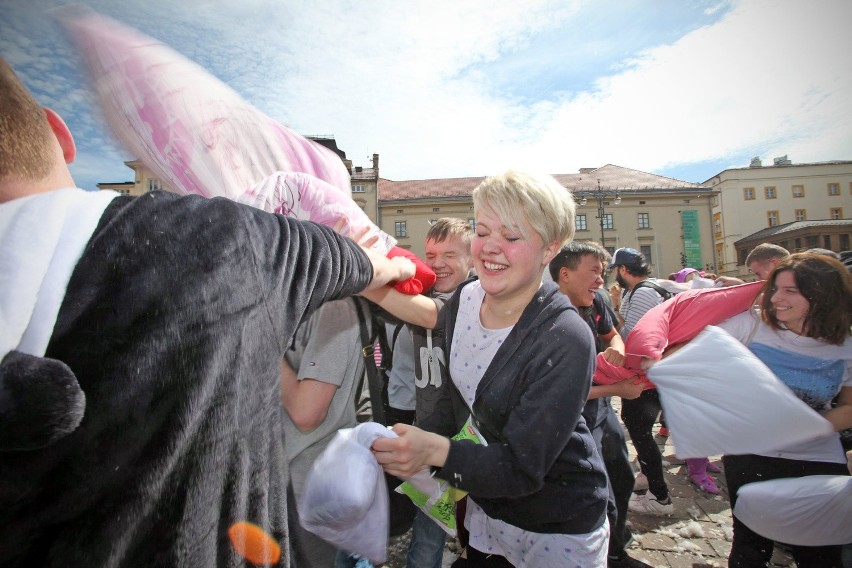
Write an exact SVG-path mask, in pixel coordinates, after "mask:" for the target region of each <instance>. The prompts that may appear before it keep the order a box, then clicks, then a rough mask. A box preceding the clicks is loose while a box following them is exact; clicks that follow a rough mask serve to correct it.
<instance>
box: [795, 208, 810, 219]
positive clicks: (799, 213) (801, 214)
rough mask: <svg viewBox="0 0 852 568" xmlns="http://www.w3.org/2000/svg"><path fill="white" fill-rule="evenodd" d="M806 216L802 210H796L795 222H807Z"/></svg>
mask: <svg viewBox="0 0 852 568" xmlns="http://www.w3.org/2000/svg"><path fill="white" fill-rule="evenodd" d="M807 220H808V215H807V213H805V210H804V209H796V221H807Z"/></svg>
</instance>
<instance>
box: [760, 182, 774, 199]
mask: <svg viewBox="0 0 852 568" xmlns="http://www.w3.org/2000/svg"><path fill="white" fill-rule="evenodd" d="M763 192H764V195H765V196H766V199H775V198H776V197H778V194H777V193H776V191H775V186H774V185H770V186H767V187H764V188H763Z"/></svg>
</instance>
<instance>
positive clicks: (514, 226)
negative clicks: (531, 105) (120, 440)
mask: <svg viewBox="0 0 852 568" xmlns="http://www.w3.org/2000/svg"><path fill="white" fill-rule="evenodd" d="M473 202H474V208H475V216H476V227H477V232H476V235H475V236H474V237H473V242H472V244H471V252H472V255H473V259H474V266H475V268H476V272H477V275H478V276H479V280H473V281H471V282H468V283H467V284H464V285H462V286H460V287H459V288H458V290H457V291H456V293H455V294H454V295H453V297H452V298H451V299H450V300H449V301H448V302H447V303H446V304H440V305H439V304H434V303H431V302H430V303H429V304H428V305H427V307H425V308H423V311H427V312H429V311H431V312H435V311H439V314H438V316H439V317H438V325H439V326H442V327H443V329H444V334H445V335H444V351H445V353H446V361H447V369H448V371H449V374H450V379H451V380H450V381H445V382H444V383H443V385H442V386H441V390H442V392H441V398H440V399H439V401H438V403H437V404H436V405H435V410H434V412H433V413H432V414H430V415H428V416H426V417H425V418H424V419H423V420H422V421H421V422H420V423H419V426H420V427H414V426H407V425H399V424H398V425H395V426H394V431H395V432H396V433H397V434H399V437H398V438H395V439H389V438H387V439H381V440H378V441H376V442H375V444H374V445H373V450H374V451H375V455H376V458H377V459H378V460H379V462H380V463H382V464H383V467H384V468H385V471H387V472H388V473H390V474H392V475H396V476H398V477H401V478H407V477H410V476H411V475H413V474H414V473H416V472H417V471H419V470H420V469H422V468H423V467H428V466H433V467H435V468H437V471H436V473H435V476H436V477H438V478H440V479H443V480H446V481H447V482H449V483H450V484H451V485H453V486H454V487H457V488H459V489H462V490H465V491H467V492H468V496H469V497H468V504H467V509H466V514H465V527H467V529H468V530H469V532H470V537H469V543H468V552H467V558H468V561H469V562H470V563H471V564H470V565H473V566H507V565H515V566H537V567H543V568H547V567H554V568H555V567H561V566H568V565H570V566H575V565H579V566H590V567H592V566H601V567H602V566H606V555H607V541H608V536H609V526H608V523H607V519H606V501H607V482H606V474H605V473H604V469H603V464H602V462H601V460H600V457H599V455H598V453H597V452H596V451H595V450H594V449H593V447H594V441H593V439H592V437H591V434H590V433H589V429H588V427H587V425H586V423H585V421H584V420H583V418H582V416H581V411H582V409H583V406H584V404H585V402H586V399H587V397H588V393H589V387H590V384H591V372H592V369H593V365H594V360H593V356H594V347H593V345H592V342H591V337H590V334H589V332H588V329H587V328H586V324H585V322H584V321H583V320H582V319H581V318H580V316H579V314H578V313H577V311H576V309H574V308H573V307H572V306H571V304H570V302H569V301H568V299H567V298H566V297H565V296H564V295H563V294H562V293H560V292H559V289H558V287H557V286H556V284H554V283H553V282H547V283H544V284H542V272H543V271H544V269H545V267H546V266H547V265H548V263H549V262H550V260H551V259H552V258H553V256H554V255H555V254H556V252H557V251H558V250H559V249H560V248H561V246H562V245H563V244H564V243H565V242H566V241H567V240H569V239H570V237H571V236H572V234H573V225H574V223H573V221H574V204H573V199H572V198H571V195H570V193H569V192H568V191H567V190H566V189H565V188H563V187H562V186H560V185H559V184H558V183H557V182H556V181H555V180H554V179H553V178H552V177H550V176H536V175H530V174H525V173H521V172H513V171H510V172H507V173H505V174H503V175H499V176H494V177H490V178H487V179H486V180H485V181H483V182H482V184H481V185H480V186H479V187H477V188H476V190H474V192H473ZM404 300H405V301H407V302H408V303H409V304H415V303H417V299H416V298H404ZM384 306H385V307H389V304H387V303H385V304H384ZM430 306H431V307H430ZM415 311H416V310H415ZM399 315H400V316H402V313H400V314H399ZM467 422H470V423H471V424H472V425H473V427H474V428H475V429H476V430H477V431H478V433H479V437H480V439H481V440H482V441H484V442H485V443H483V444H471V443H470V442H469V441H455V440H450V439H449V436H453V435H454V434H456V433H457V432H458V431H459V430H460V429H461V428H462V427H463V426H464V425H465V424H466V423H467Z"/></svg>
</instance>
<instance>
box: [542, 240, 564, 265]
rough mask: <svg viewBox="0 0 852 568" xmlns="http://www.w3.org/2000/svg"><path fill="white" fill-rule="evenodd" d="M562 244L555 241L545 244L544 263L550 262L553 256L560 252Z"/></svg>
mask: <svg viewBox="0 0 852 568" xmlns="http://www.w3.org/2000/svg"><path fill="white" fill-rule="evenodd" d="M559 249H560V246H559V243H557V242H556V241H553V242H551V243H548V244H546V245H545V246H544V262H543V263H542V264H550V261H551V260H553V257H555V256H556V253H558V252H559Z"/></svg>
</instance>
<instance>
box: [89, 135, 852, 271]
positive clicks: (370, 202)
mask: <svg viewBox="0 0 852 568" xmlns="http://www.w3.org/2000/svg"><path fill="white" fill-rule="evenodd" d="M310 138H311V139H312V140H314V141H316V142H317V143H320V144H322V145H323V146H325V147H327V148H329V149H331V150H332V151H334V152H336V153H337V154H338V156H340V158H341V160H342V161H343V163H344V166H345V167H346V168H347V170H348V171H349V172H350V175H351V180H352V198H353V200H354V201H355V202H356V203H357V204H358V206H359V207H361V208H362V209H363V210H364V212H365V213H366V214H367V216H368V217H369V218H370V219H371V220H372V221H373V222H375V223H376V224H377V225H378V226H379V227H380V228H381V229H382V230H384V231H385V232H386V233H388V234H389V235H392V236H394V237H395V238H396V239H397V240H398V241H399V245H400V246H401V247H403V248H406V249H410V250H411V251H412V252H414V253H415V254H417V255H419V256H421V257H422V256H423V255H424V252H425V251H424V241H425V238H426V233H427V231H428V230H429V226H430V225H431V224H432V223H433V222H434V221H435V220H436V219H438V218H441V217H456V218H460V219H465V220H466V221H468V223H470V225H471V226H472V227H475V220H474V214H473V201H472V198H471V194H472V193H473V190H474V189H475V188H476V186H477V185H479V183H480V182H482V180H483V179H484V177H464V178H437V179H425V180H403V181H395V180H390V179H386V178H382V177H381V176H380V171H379V155H378V154H373V155H372V163H371V164H370V167H361V166H353V164H352V162H351V161H350V160H348V159H347V158H346V154H345V152H343V151H341V150H339V149H338V148H337V145H336V142H335V141H334V138H333V137H331V136H316V137H310ZM126 164H127V166H128V167H129V168H131V169H132V170H133V171H134V181H133V182H121V183H101V184H98V187H99V188H100V189H113V190H116V191H119V192H120V193H123V194H126V195H140V194H142V193H144V192H146V191H150V190H152V189H167V190H168V189H170V188H168V187H165V186H164V184H162V182H161V180H159V179H158V178H157V177H156V176H155V175H154V174H153V173H152V172H150V171H149V170H148V169H147V168H145V167H144V165H143V164H142V163H140V162H139V161H136V160H134V161H129V162H126ZM553 177H554V178H555V179H556V180H557V181H558V182H559V183H560V184H561V185H562V186H563V187H565V188H566V190H568V191H570V192H571V193H572V194H573V196H574V199H575V202H576V204H577V217H576V234H575V238H576V239H578V240H582V241H595V242H599V243H602V244H604V246H605V247H606V248H607V249H608V250H610V251H614V250H615V249H617V248H619V247H632V248H635V249H638V250H640V251H642V252H643V253H644V254H645V255H646V257H648V259H649V261H650V263H651V270H652V275H653V276H655V277H659V278H665V277H667V276H668V275H669V274H671V273H672V272H676V271H677V270H680V268H682V267H683V265H684V264H686V265H687V266H690V267H693V268H699V269H702V270H706V271H708V272H712V273H715V274H719V275H733V276H739V277H742V278H746V279H749V278H750V275H749V273H748V270H747V268H746V267H745V266H744V260H745V257H746V256H747V255H748V253H749V251H751V249H752V248H754V246H756V245H757V244H760V243H761V242H772V243H775V244H779V245H781V246H783V247H785V248H787V249H788V250H790V251H793V252H795V251H799V250H806V249H808V248H816V247H819V248H826V249H830V250H833V251H836V252H840V251H842V250H849V249H850V248H852V246H850V239H852V219H850V214H852V161H834V162H820V163H809V164H793V163H791V162H790V161H789V160H787V159H786V157H784V158H777V159H775V160H774V162H773V164H772V165H765V166H764V165H763V164H762V163H761V161H760V160H759V159H757V158H755V159H754V160H752V163H751V165H750V166H749V167H744V168H731V169H726V170H724V171H722V172H720V173H718V174H716V175H715V176H713V177H712V178H710V179H708V180H707V181H706V182H704V183H701V184H697V183H691V182H686V181H682V180H677V179H674V178H668V177H664V176H658V175H655V174H650V173H647V172H642V171H638V170H633V169H630V168H625V167H622V166H616V165H612V164H608V165H605V166H602V167H599V168H583V169H581V170H580V171H579V172H578V173H574V174H554V176H553Z"/></svg>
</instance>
